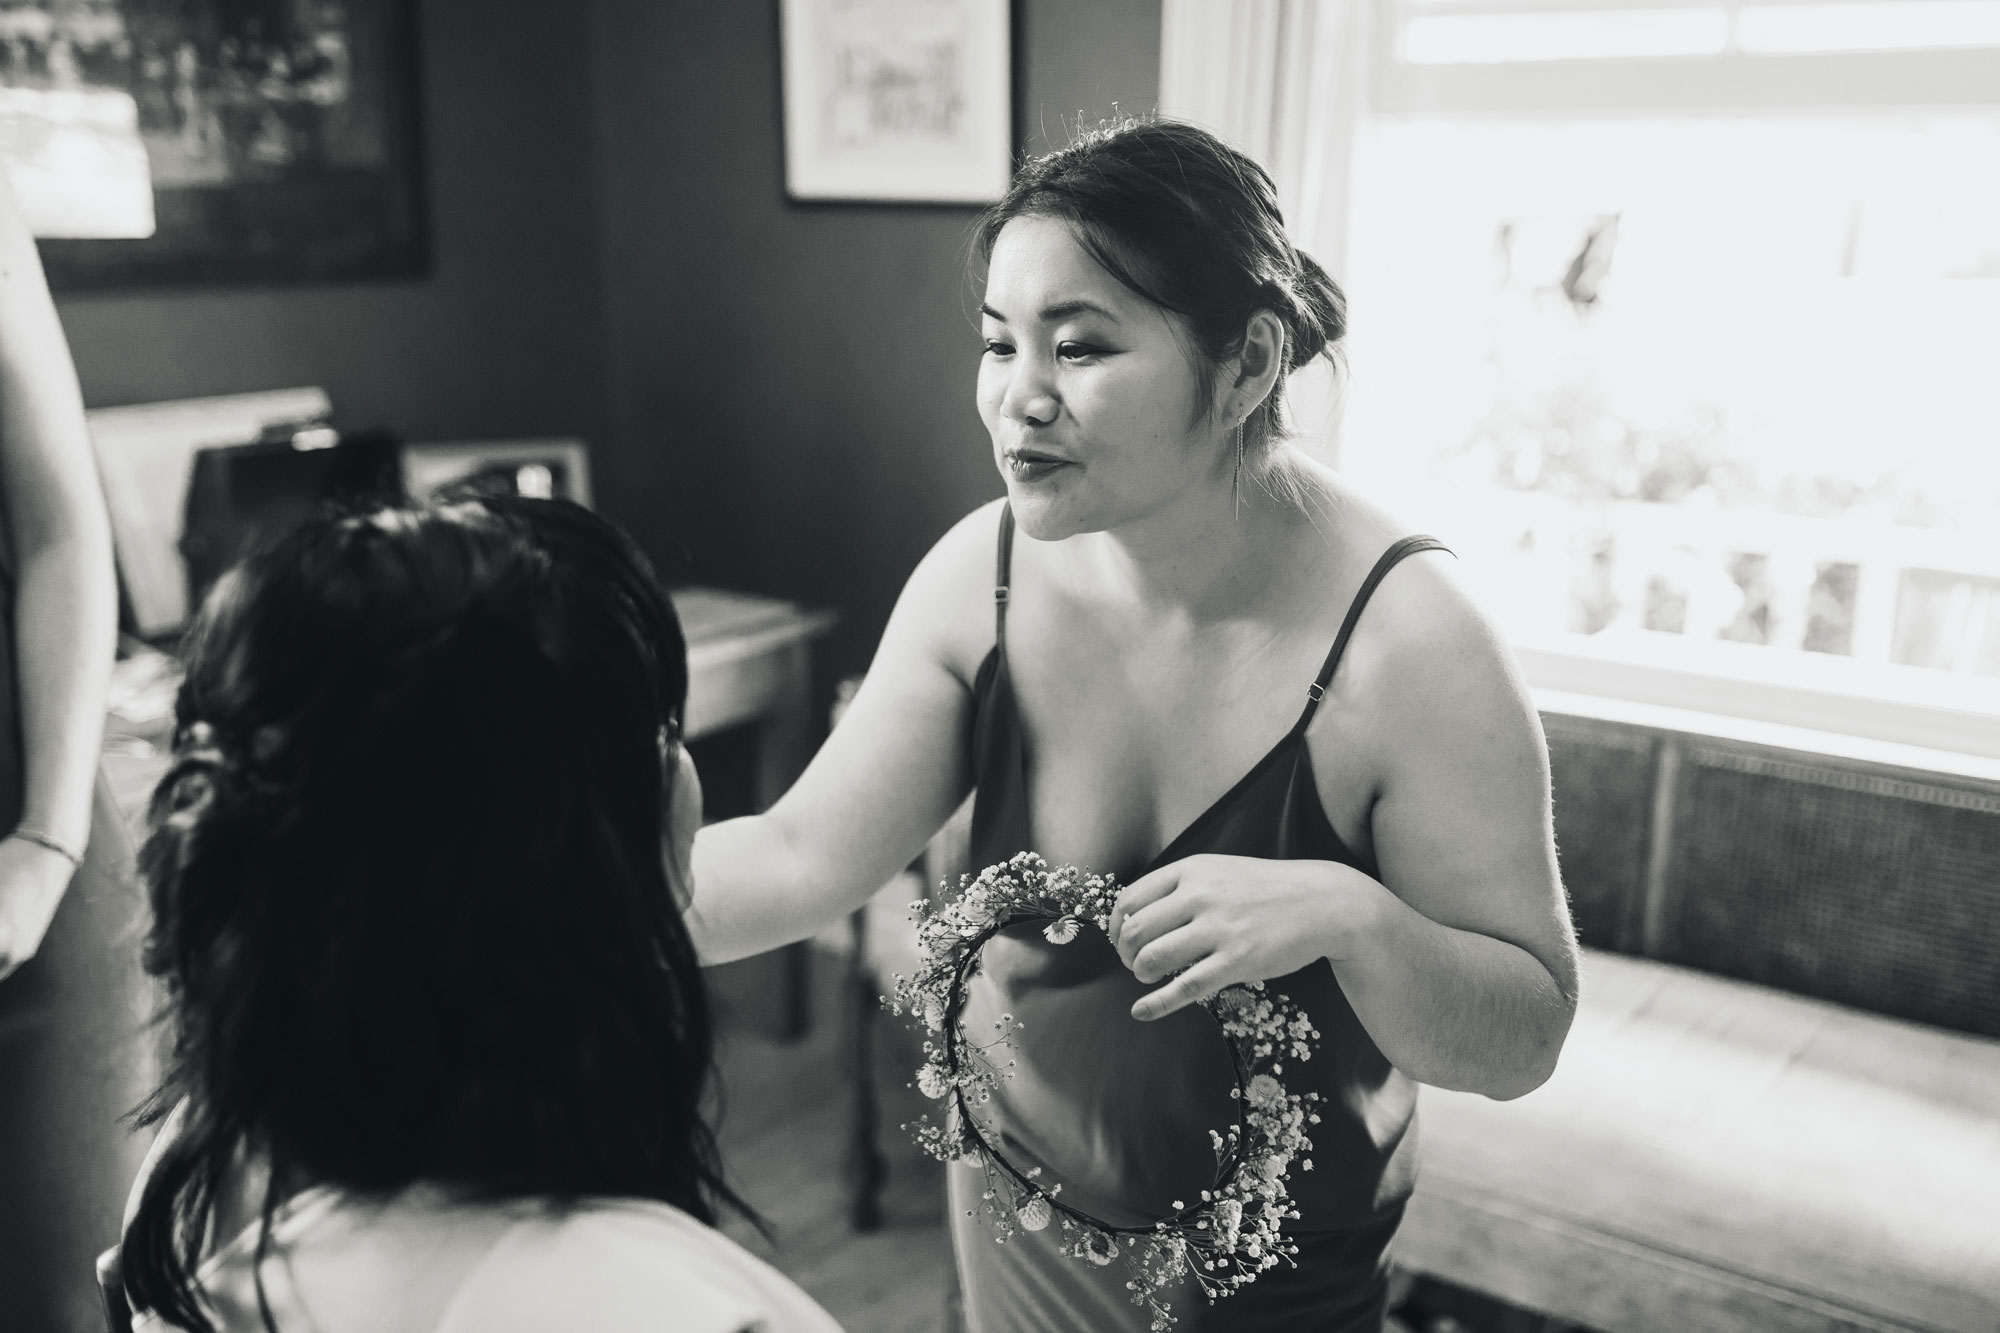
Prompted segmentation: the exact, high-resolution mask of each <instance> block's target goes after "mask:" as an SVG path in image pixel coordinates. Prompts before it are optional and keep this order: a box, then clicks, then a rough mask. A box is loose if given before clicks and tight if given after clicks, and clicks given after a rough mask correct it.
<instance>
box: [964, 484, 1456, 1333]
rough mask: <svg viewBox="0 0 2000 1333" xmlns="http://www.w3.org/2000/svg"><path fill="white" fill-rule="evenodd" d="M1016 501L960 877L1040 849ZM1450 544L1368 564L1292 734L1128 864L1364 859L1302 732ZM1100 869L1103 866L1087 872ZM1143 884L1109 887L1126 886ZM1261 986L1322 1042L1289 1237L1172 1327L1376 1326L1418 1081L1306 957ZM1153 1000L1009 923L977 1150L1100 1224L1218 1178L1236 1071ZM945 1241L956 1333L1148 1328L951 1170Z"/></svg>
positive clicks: (1109, 1279)
mask: <svg viewBox="0 0 2000 1333" xmlns="http://www.w3.org/2000/svg"><path fill="white" fill-rule="evenodd" d="M1013 532H1014V522H1013V514H1012V511H1011V510H1005V509H1003V510H1002V512H1001V518H1000V536H999V557H998V574H997V578H996V587H995V594H994V596H995V601H996V604H997V611H996V625H995V632H994V645H993V648H992V650H991V652H990V653H989V654H988V655H987V657H986V660H985V661H984V662H983V663H982V664H981V666H980V669H979V673H978V675H977V677H976V678H975V680H974V684H973V719H972V754H973V764H974V773H975V776H976V780H977V784H978V785H977V790H976V793H975V795H974V800H973V815H972V835H971V857H972V861H971V868H972V869H974V870H977V869H978V868H980V867H982V866H987V865H992V864H994V863H996V862H1000V861H1005V860H1007V859H1009V858H1010V857H1012V856H1014V855H1015V854H1016V853H1018V852H1021V851H1031V850H1034V849H1035V839H1034V833H1033V830H1032V829H1031V827H1030V824H1029V817H1028V815H1029V803H1028V782H1027V768H1026V751H1025V748H1024V736H1023V731H1022V724H1021V718H1020V714H1019V712H1018V709H1017V705H1016V701H1015V698H1014V693H1013V687H1012V683H1011V681H1010V679H1009V676H1008V669H1007V637H1006V631H1007V622H1006V616H1007V600H1008V583H1009V571H1010V566H1011V554H1012V548H1013ZM1443 549H1446V548H1445V547H1444V546H1443V544H1442V543H1441V542H1438V541H1437V540H1436V539H1434V538H1430V537H1407V538H1404V539H1403V540H1402V541H1399V542H1397V543H1395V544H1394V545H1393V546H1391V547H1390V548H1389V549H1388V550H1387V551H1386V552H1384V553H1383V555H1382V557H1381V558H1380V559H1379V560H1378V561H1377V562H1376V564H1375V567H1374V568H1373V570H1371V571H1370V573H1369V575H1368V577H1367V579H1366V580H1365V581H1364V582H1363V583H1362V585H1361V588H1360V591H1359V592H1358V593H1357V594H1356V595H1355V598H1354V603H1353V605H1352V606H1351V607H1350V608H1349V609H1348V612H1347V616H1346V619H1345V621H1344V622H1343V623H1342V625H1341V627H1340V632H1339V634H1338V636H1337V637H1336V638H1335V640H1334V643H1333V647H1332V650H1331V651H1330V652H1329V653H1328V654H1327V657H1326V662H1325V665H1324V666H1323V667H1322V668H1321V669H1320V673H1319V677H1318V679H1317V680H1315V681H1314V682H1312V685H1311V687H1310V688H1309V689H1308V690H1306V691H1304V693H1305V694H1306V696H1307V697H1306V701H1305V708H1304V710H1303V712H1302V713H1301V714H1300V716H1299V719H1298V721H1297V722H1296V723H1295V724H1293V726H1292V729H1291V730H1290V731H1289V732H1287V733H1286V734H1285V735H1284V736H1283V737H1282V738H1280V739H1279V740H1278V742H1277V744H1275V745H1274V746H1272V747H1271V749H1270V751H1269V752H1268V753H1267V754H1266V755H1265V756H1264V757H1263V758H1262V759H1261V760H1259V761H1258V762H1257V764H1256V765H1255V766H1254V767H1253V768H1251V770H1250V771H1249V772H1248V773H1246V774H1244V775H1243V777H1242V779H1241V780H1240V781H1238V782H1237V783H1236V785H1235V786H1233V787H1231V788H1230V789H1229V790H1228V791H1227V792H1225V793H1224V794H1223V795H1222V796H1221V797H1220V798H1218V799H1217V800H1216V802H1215V803H1214V804H1213V805H1211V806H1210V807H1209V808H1208V809H1207V810H1205V811H1204V812H1203V813H1202V814H1201V815H1200V816H1198V817H1197V818H1196V819H1195V820H1194V822H1193V823H1191V824H1189V825H1188V826H1187V828H1186V829H1184V830H1183V831H1182V832H1181V833H1180V835H1179V836H1178V837H1176V838H1174V839H1173V841H1172V842H1170V843H1169V844H1168V845H1167V846H1166V848H1165V849H1164V850H1162V851H1161V852H1160V854H1159V855H1158V856H1156V857H1155V858H1154V859H1153V861H1152V863H1151V864H1150V865H1148V866H1146V867H1145V868H1144V871H1142V872H1141V873H1142V874H1143V873H1146V872H1150V871H1152V870H1154V869H1157V868H1158V867H1160V866H1163V865H1167V864H1169V863H1171V862H1174V861H1177V860H1180V859H1182V858H1183V857H1188V856H1193V855H1196V854H1198V853H1203V852H1208V853H1222V854H1227V855H1233V856H1254V857H1261V858H1265V859H1270V860H1294V859H1315V860H1326V861H1338V862H1341V863H1343V864H1346V865H1350V866H1353V867H1355V868H1356V869H1359V870H1361V871H1363V872H1364V873H1367V874H1370V875H1373V874H1374V873H1375V866H1374V865H1373V864H1372V862H1371V861H1370V860H1369V859H1368V858H1366V857H1363V856H1360V855H1358V854H1357V853H1356V852H1354V851H1353V850H1352V849H1350V848H1349V847H1348V846H1347V845H1346V844H1345V843H1344V842H1342V841H1341V839H1340V836H1339V834H1337V833H1336V832H1335V831H1334V828H1333V825H1332V824H1331V822H1330V821H1329V820H1328V819H1327V817H1326V812H1325V810H1324V808H1323V807H1322V806H1321V803H1320V796H1319V790H1318V787H1317V786H1316V784H1315V783H1314V780H1313V770H1312V759H1311V757H1310V755H1309V753H1308V751H1307V747H1306V729H1307V727H1309V726H1310V725H1311V723H1312V719H1313V713H1314V711H1315V710H1316V709H1317V707H1318V704H1319V700H1320V698H1321V697H1322V696H1323V695H1324V694H1325V692H1326V689H1327V686H1328V685H1329V683H1330V682H1331V681H1332V679H1333V674H1334V671H1335V669H1336V668H1337V667H1338V666H1339V665H1340V655H1341V651H1342V650H1343V649H1344V648H1345V647H1346V646H1347V641H1348V638H1349V637H1350V636H1351V635H1352V633H1353V631H1354V626H1355V623H1356V622H1357V621H1358V620H1359V618H1360V616H1361V612H1362V609H1363V608H1364V607H1365V606H1366V605H1367V603H1368V598H1369V596H1370V594H1371V593H1373V592H1374V590H1375V587H1376V585H1377V584H1379V583H1380V582H1381V580H1382V578H1383V576H1384V575H1386V574H1387V573H1388V572H1389V571H1390V570H1391V569H1392V568H1394V567H1395V565H1396V564H1397V562H1399V561H1400V560H1402V559H1403V558H1404V557H1405V556H1408V555H1411V554H1413V553H1415V552H1417V551H1426V550H1443ZM1091 868H1092V869H1102V868H1101V867H1091ZM1136 879H1137V876H1134V877H1133V878H1132V879H1126V880H1123V882H1125V883H1132V882H1134V881H1135V880H1136ZM1269 985H1270V988H1271V989H1272V990H1274V991H1279V992H1282V993H1284V994H1286V995H1289V996H1291V997H1292V999H1293V1000H1295V1001H1297V1002H1298V1003H1299V1004H1300V1005H1301V1006H1302V1007H1303V1008H1304V1009H1305V1011H1306V1013H1307V1014H1308V1015H1310V1016H1311V1018H1312V1020H1313V1024H1314V1026H1315V1027H1317V1028H1318V1029H1319V1031H1320V1033H1321V1034H1322V1035H1321V1038H1320V1042H1319V1045H1318V1049H1317V1050H1316V1052H1315V1053H1314V1055H1313V1057H1312V1059H1311V1060H1309V1061H1307V1062H1305V1063H1303V1064H1299V1063H1295V1062H1288V1063H1287V1064H1286V1066H1285V1075H1284V1079H1285V1083H1286V1086H1287V1087H1288V1088H1289V1089H1290V1090H1291V1091H1293V1092H1304V1091H1308V1090H1310V1091H1314V1092H1317V1093H1318V1094H1319V1095H1320V1098H1321V1102H1320V1105H1319V1107H1318V1110H1319V1114H1320V1116H1321V1122H1320V1123H1319V1124H1318V1125H1316V1126H1313V1127H1312V1129H1311V1137H1312V1151H1311V1153H1310V1154H1309V1156H1310V1158H1311V1161H1312V1168H1311V1170H1309V1171H1308V1170H1305V1169H1303V1162H1302V1161H1295V1162H1294V1163H1293V1164H1292V1170H1291V1180H1290V1182H1289V1188H1290V1190H1291V1193H1292V1197H1293V1199H1294V1201H1295V1203H1296V1204H1297V1206H1298V1209H1299V1212H1300V1217H1299V1219H1298V1220H1297V1221H1294V1222H1291V1223H1288V1224H1287V1227H1286V1231H1287V1234H1288V1235H1290V1236H1291V1237H1292V1238H1293V1239H1295V1240H1296V1241H1297V1242H1298V1246H1299V1252H1298V1255H1297V1257H1296V1260H1295V1265H1294V1266H1287V1265H1283V1264H1281V1265H1280V1266H1279V1267H1277V1268H1274V1269H1269V1270H1267V1271H1265V1272H1264V1273H1262V1274H1261V1275H1259V1277H1258V1278H1257V1280H1256V1281H1255V1282H1252V1283H1251V1284H1249V1285H1248V1286H1247V1287H1244V1288H1242V1289H1240V1290H1238V1291H1237V1292H1235V1293H1233V1294H1231V1295H1228V1296H1225V1297H1223V1298H1222V1299H1220V1300H1218V1301H1216V1302H1215V1303H1213V1304H1210V1303H1209V1301H1208V1300H1207V1298H1206V1297H1204V1296H1203V1295H1202V1294H1201V1293H1200V1291H1199V1290H1198V1289H1197V1288H1195V1287H1194V1286H1193V1285H1192V1284H1191V1283H1190V1284H1186V1285H1184V1286H1182V1287H1181V1288H1179V1289H1177V1290H1175V1291H1173V1292H1171V1293H1170V1294H1169V1295H1168V1303H1169V1305H1170V1307H1171V1309H1172V1312H1173V1315H1174V1318H1175V1321H1176V1322H1175V1331H1176V1333H1267V1331H1268V1333H1280V1331H1282V1333H1359V1331H1360V1330H1370V1331H1371V1333H1374V1331H1376V1330H1379V1329H1380V1328H1381V1326H1382V1320H1383V1316H1384V1314H1385V1306H1386V1303H1387V1296H1388V1280H1387V1279H1388V1248H1389V1242H1390V1240H1391V1238H1392V1237H1393V1236H1394V1235H1395V1231H1396V1227H1397V1224H1398V1223H1399V1222H1400V1221H1401V1220H1402V1214H1403V1205H1404V1202H1405V1200H1406V1199H1407V1198H1408V1197H1409V1193H1410V1188H1411V1186H1412V1184H1413V1183H1414V1180H1415V1174H1416V1160H1417V1134H1416V1086H1415V1084H1413V1083H1412V1082H1411V1081H1410V1080H1409V1079H1408V1078H1407V1077H1405V1076H1404V1075H1403V1074H1401V1073H1399V1072H1398V1071H1397V1070H1395V1069H1394V1068H1392V1067H1391V1066H1390V1064H1389V1062H1388V1060H1387V1059H1385V1058H1384V1057H1383V1055H1382V1053H1381V1051H1379V1050H1378V1049H1376V1046H1375V1043H1374V1041H1373V1040H1372V1039H1371V1038H1370V1037H1369V1036H1368V1033H1367V1032H1366V1031H1365V1030H1364V1029H1363V1028H1362V1026H1361V1023H1360V1021H1359V1020H1358V1019H1357V1018H1356V1017H1355V1015H1354V1011H1353V1009H1352V1008H1351V1007H1350V1006H1349V1005H1348V1002H1347V999H1346V997H1345V996H1344V995H1343V994H1342V993H1341V989H1340V984H1339V982H1338V981H1337V980H1336V979H1335V977H1334V974H1333V968H1332V965H1331V964H1329V963H1327V962H1326V961H1325V960H1320V961H1318V962H1315V963H1313V964H1311V965H1309V966H1307V967H1305V968H1303V969H1301V970H1299V971H1297V972H1294V973H1292V974H1290V975H1289V976H1285V977H1281V978H1277V979H1274V980H1272V981H1271V982H1270V983H1269ZM1150 989H1152V988H1151V987H1149V986H1144V985H1141V984H1140V983H1139V981H1138V980H1137V979H1136V978H1135V977H1133V975H1132V974H1131V972H1130V971H1128V970H1127V969H1126V967H1125V966H1124V964H1123V963H1122V962H1120V961H1119V958H1118V954H1117V951H1116V950H1115V949H1113V948H1112V946H1111V942H1110V941H1109V939H1107V938H1106V937H1105V935H1104V934H1103V933H1102V932H1101V931H1097V930H1090V929H1086V930H1085V931H1084V932H1083V933H1082V934H1081V935H1079V936H1078V937H1077V938H1076V939H1075V940H1074V941H1073V942H1071V943H1069V944H1066V945H1061V946H1057V945H1053V944H1051V943H1049V942H1048V941H1047V940H1045V939H1044V938H1043V937H1042V935H1041V931H1040V928H1039V925H1037V924H1024V925H1022V926H1018V927H1014V928H1012V929H1009V930H1005V931H1002V932H1001V933H1000V934H999V935H997V936H995V937H994V938H993V939H992V940H991V941H989V942H988V943H987V945H986V947H985V948H984V949H983V950H982V951H981V954H980V966H979V968H978V970H977V972H976V973H975V974H974V976H973V978H972V979H971V981H970V982H969V983H968V985H967V993H966V1004H965V1008H964V1016H963V1027H962V1030H963V1031H964V1032H966V1033H967V1034H968V1035H969V1038H971V1039H977V1038H978V1035H979V1034H981V1033H987V1032H991V1031H992V1026H993V1024H995V1023H997V1022H998V1021H999V1018H1000V1015H1001V1014H1003V1013H1006V1014H1011V1015H1012V1016H1013V1018H1014V1019H1015V1020H1017V1021H1019V1022H1020V1023H1022V1024H1023V1025H1024V1028H1023V1031H1022V1032H1021V1033H1020V1034H1019V1035H1018V1036H1017V1037H1016V1039H1015V1048H1014V1049H1013V1050H1011V1051H1008V1052H1006V1057H1007V1058H1008V1059H1011V1060H1012V1061H1014V1069H1013V1075H1012V1077H1011V1078H1010V1079H1008V1080H1006V1081H1004V1082H1003V1083H1002V1084H1001V1085H1000V1088H999V1089H998V1090H996V1091H995V1092H994V1094H993V1099H992V1101H991V1102H990V1103H988V1104H986V1105H983V1106H981V1107H980V1108H979V1109H978V1113H977V1114H978V1120H979V1123H980V1125H981V1126H982V1128H983V1129H984V1132H985V1134H986V1137H987V1139H988V1141H989V1142H992V1143H994V1145H995V1146H996V1147H998V1148H999V1149H1000V1151H1001V1152H1002V1153H1003V1154H1004V1155H1005V1156H1006V1157H1007V1158H1008V1160H1009V1161H1011V1162H1012V1163H1014V1164H1015V1165H1016V1166H1017V1167H1020V1168H1022V1169H1023V1170H1032V1169H1035V1168H1039V1169H1040V1170H1041V1171H1042V1173H1043V1174H1042V1175H1041V1176H1040V1177H1038V1179H1041V1180H1043V1181H1046V1182H1050V1183H1053V1182H1058V1181H1059V1182H1061V1183H1062V1186H1063V1190H1062V1198H1063V1201H1064V1202H1065V1203H1067V1204H1069V1205H1071V1206H1072V1207H1076V1208H1080V1209H1082V1210H1083V1211H1084V1212H1086V1213H1088V1214H1090V1215H1091V1216H1093V1217H1096V1218H1098V1219H1099V1220H1101V1221H1104V1222H1108V1223H1111V1224H1112V1225H1115V1226H1139V1225H1146V1224H1149V1223H1151V1222H1152V1221H1154V1220H1156V1219H1158V1218H1161V1217H1164V1216H1166V1215H1167V1214H1169V1213H1170V1212H1172V1211H1173V1208H1174V1204H1175V1203H1176V1202H1177V1201H1183V1200H1186V1199H1190V1198H1196V1197H1198V1196H1199V1194H1200V1191H1201V1190H1202V1189H1205V1188H1208V1187H1210V1186H1212V1185H1213V1183H1214V1176H1215V1156H1214V1152H1213V1149H1212V1148H1211V1146H1210V1139H1209V1131H1210V1130H1211V1129H1223V1128H1226V1127H1227V1126H1228V1125H1230V1124H1231V1123H1233V1122H1234V1121H1235V1120H1236V1119H1237V1116H1236V1114H1235V1112H1234V1106H1235V1103H1233V1102H1232V1101H1231V1100H1230V1095H1229V1094H1230V1092H1231V1090H1232V1089H1233V1088H1234V1087H1235V1076H1234V1071H1233V1069H1232V1066H1231V1063H1230V1057H1229V1053H1228V1050H1227V1048H1226V1047H1225V1046H1224V1044H1223V1040H1222V1037H1221V1035H1220V1032H1219V1030H1218V1028H1217V1027H1216V1024H1215V1020H1214V1019H1213V1018H1211V1017H1210V1016H1209V1015H1208V1014H1207V1013H1206V1012H1205V1011H1204V1010H1201V1009H1199V1008H1196V1007H1193V1006H1190V1007H1189V1008H1186V1009H1183V1010H1181V1011H1179V1012H1178V1013H1175V1014H1173V1015H1170V1016H1169V1017H1167V1018H1164V1019H1160V1020H1157V1021H1155V1022H1152V1023H1140V1022H1138V1021H1136V1020H1135V1019H1133V1018H1132V1016H1131V1007H1132V1004H1133V1002H1134V1001H1135V1000H1137V999H1138V998H1139V996H1140V995H1141V994H1143V993H1145V992H1146V991H1147V990H1150ZM947 1175H948V1182H949V1194H950V1202H951V1209H950V1213H951V1225H952V1229H953V1242H954V1245H953V1248H954V1250H955V1251H956V1254H957V1263H958V1270H959V1285H960V1290H961V1294H962V1297H963V1301H964V1311H965V1319H966V1326H967V1329H968V1331H969V1333H1045V1331H1056V1330H1061V1331H1063V1333H1068V1331H1070V1330H1088V1333H1119V1331H1122V1330H1144V1329H1146V1328H1147V1327H1148V1326H1149V1323H1150V1316H1149V1315H1148V1314H1147V1312H1146V1311H1145V1310H1144V1309H1143V1308H1141V1307H1140V1306H1138V1305H1136V1304H1134V1303H1133V1302H1132V1299H1131V1294H1130V1292H1128V1291H1127V1290H1126V1287H1125V1283H1126V1282H1127V1280H1128V1279H1129V1277H1130V1276H1131V1275H1130V1273H1129V1271H1128V1270H1127V1268H1126V1264H1125V1259H1124V1257H1123V1256H1122V1255H1121V1256H1120V1257H1119V1258H1118V1259H1116V1260H1114V1261H1113V1262H1111V1263H1110V1264H1108V1265H1105V1266H1102V1267H1095V1266H1092V1265H1091V1264H1090V1263H1088V1262H1085V1261H1083V1260H1079V1259H1076V1258H1072V1257H1069V1256H1066V1255H1064V1254H1063V1253H1061V1252H1060V1250H1059V1249H1058V1248H1057V1246H1058V1243H1059V1240H1060V1237H1061V1234H1062V1233H1061V1228H1060V1225H1059V1224H1056V1225H1051V1226H1049V1227H1048V1228H1047V1229H1046V1230H1043V1231H1039V1232H1022V1233H1020V1234H1018V1235H1016V1236H1015V1237H1013V1238H1011V1239H1008V1240H1007V1241H1006V1242H1005V1243H1004V1244H996V1243H995V1235H996V1233H995V1231H994V1228H993V1224H992V1222H991V1220H990V1219H989V1218H987V1217H986V1216H985V1215H983V1213H982V1211H981V1208H980V1203H981V1197H980V1196H981V1194H982V1192H983V1191H984V1190H985V1189H986V1188H987V1186H986V1179H985V1176H984V1174H983V1173H982V1171H981V1170H980V1169H979V1168H978V1167H977V1166H975V1165H970V1164H966V1163H954V1164H953V1165H952V1166H951V1167H949V1168H948V1173H947Z"/></svg>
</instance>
